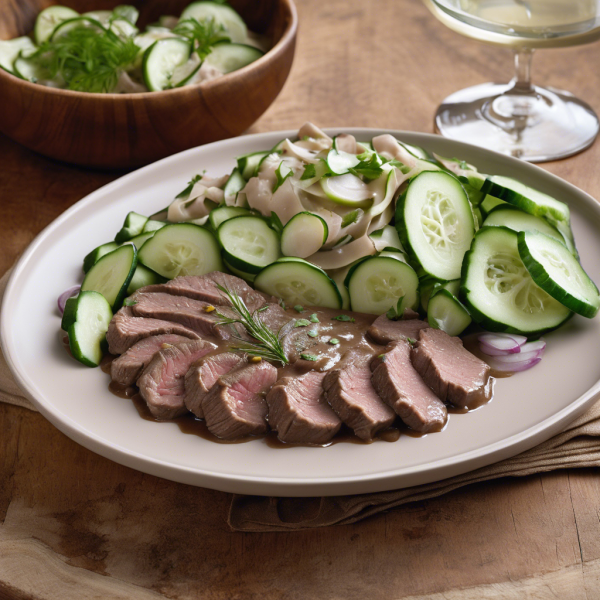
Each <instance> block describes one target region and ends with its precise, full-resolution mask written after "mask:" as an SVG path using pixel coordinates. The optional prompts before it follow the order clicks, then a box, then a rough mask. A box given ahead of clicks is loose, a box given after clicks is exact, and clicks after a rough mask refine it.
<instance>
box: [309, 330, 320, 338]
mask: <svg viewBox="0 0 600 600" xmlns="http://www.w3.org/2000/svg"><path fill="white" fill-rule="evenodd" d="M306 335H308V336H309V337H311V338H315V337H317V336H318V335H319V332H318V331H316V330H315V329H313V330H312V331H307V332H306Z"/></svg>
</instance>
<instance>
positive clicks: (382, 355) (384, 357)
mask: <svg viewBox="0 0 600 600" xmlns="http://www.w3.org/2000/svg"><path fill="white" fill-rule="evenodd" d="M377 358H380V359H381V362H385V361H386V358H387V357H386V355H385V354H380V355H379V356H378V357H377Z"/></svg>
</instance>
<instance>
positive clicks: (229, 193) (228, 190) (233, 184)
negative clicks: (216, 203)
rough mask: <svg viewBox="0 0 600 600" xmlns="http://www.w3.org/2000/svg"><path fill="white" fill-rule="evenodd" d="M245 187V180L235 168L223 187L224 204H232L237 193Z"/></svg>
mask: <svg viewBox="0 0 600 600" xmlns="http://www.w3.org/2000/svg"><path fill="white" fill-rule="evenodd" d="M245 187H246V180H245V179H244V178H243V177H242V174H241V173H240V170H239V169H238V168H237V167H236V168H235V169H234V170H233V171H232V172H231V175H230V176H229V179H228V180H227V183H226V184H225V185H224V186H223V195H224V196H225V203H226V204H228V205H231V204H233V202H235V199H236V198H237V195H238V193H239V192H241V191H242V190H243V189H244V188H245Z"/></svg>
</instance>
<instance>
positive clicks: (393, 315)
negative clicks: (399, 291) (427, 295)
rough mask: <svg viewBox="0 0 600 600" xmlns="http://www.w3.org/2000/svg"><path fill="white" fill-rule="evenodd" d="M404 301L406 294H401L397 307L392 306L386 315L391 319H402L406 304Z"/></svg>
mask: <svg viewBox="0 0 600 600" xmlns="http://www.w3.org/2000/svg"><path fill="white" fill-rule="evenodd" d="M403 301H404V296H401V297H400V298H398V302H397V303H396V306H395V307H393V306H392V307H391V308H390V309H389V310H388V311H387V312H386V313H385V316H386V317H387V318H388V319H389V320H390V321H397V320H398V319H401V318H402V316H403V315H404V306H403V305H402V303H403Z"/></svg>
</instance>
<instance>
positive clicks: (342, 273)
mask: <svg viewBox="0 0 600 600" xmlns="http://www.w3.org/2000/svg"><path fill="white" fill-rule="evenodd" d="M348 270H349V269H347V268H346V269H333V271H330V272H329V273H327V275H329V277H331V279H333V281H334V283H335V285H336V286H337V289H338V292H339V293H340V296H341V297H342V310H350V294H349V293H348V288H347V287H346V286H345V285H344V280H345V279H346V275H347V274H348Z"/></svg>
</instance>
